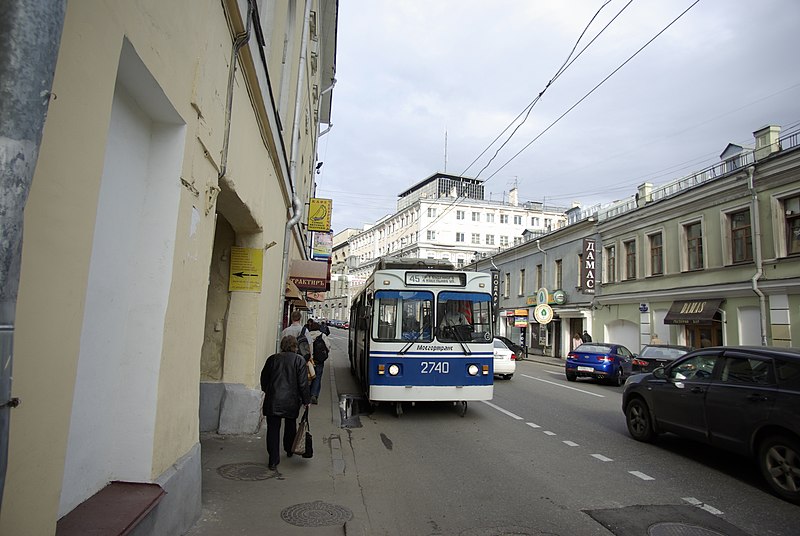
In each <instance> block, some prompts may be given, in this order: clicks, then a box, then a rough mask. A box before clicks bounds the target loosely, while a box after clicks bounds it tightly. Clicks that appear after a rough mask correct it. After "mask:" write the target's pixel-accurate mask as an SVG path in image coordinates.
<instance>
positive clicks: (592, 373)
mask: <svg viewBox="0 0 800 536" xmlns="http://www.w3.org/2000/svg"><path fill="white" fill-rule="evenodd" d="M634 357H635V356H634V355H633V354H632V353H631V352H630V350H628V349H627V348H625V347H624V346H622V345H621V344H611V343H605V342H585V343H583V344H581V345H580V346H578V347H577V348H575V349H574V350H573V351H571V352H570V353H569V355H567V362H566V365H565V367H564V372H565V373H566V375H567V380H569V381H571V382H574V381H575V380H576V379H578V378H579V377H588V378H595V379H598V380H604V381H608V382H610V383H612V384H613V385H616V386H621V385H622V384H623V383H625V379H626V378H627V377H628V376H630V375H631V371H632V367H633V358H634Z"/></svg>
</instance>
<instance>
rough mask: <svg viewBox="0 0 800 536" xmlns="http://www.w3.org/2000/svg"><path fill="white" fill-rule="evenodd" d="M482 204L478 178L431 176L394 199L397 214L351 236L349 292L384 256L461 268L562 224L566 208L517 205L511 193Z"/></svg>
mask: <svg viewBox="0 0 800 536" xmlns="http://www.w3.org/2000/svg"><path fill="white" fill-rule="evenodd" d="M502 197H503V199H501V200H492V199H488V200H487V199H486V198H485V194H484V183H483V181H482V180H480V179H473V178H468V177H461V176H458V175H450V174H447V173H436V174H434V175H431V176H430V177H428V178H426V179H424V180H422V181H420V182H419V183H417V184H416V185H414V186H412V187H411V188H409V189H408V190H406V191H404V192H402V193H401V194H400V195H399V198H398V201H397V212H395V213H394V214H390V215H387V216H384V217H383V218H381V219H380V220H379V221H377V222H376V223H374V224H371V225H367V226H365V227H364V230H363V231H361V232H360V233H357V234H355V235H353V236H351V237H350V239H349V245H350V252H349V254H350V256H351V258H352V260H351V263H350V264H351V266H352V267H351V268H350V275H351V283H352V284H351V285H350V293H351V294H354V293H356V292H358V289H359V286H360V285H359V283H363V281H365V280H366V278H368V277H369V275H370V274H371V273H372V270H373V268H374V265H375V263H376V262H377V259H379V258H380V257H382V256H384V255H392V256H396V257H416V258H424V259H441V260H446V261H450V262H451V263H452V264H453V265H454V266H456V267H463V266H464V265H466V264H469V263H471V262H472V261H473V260H475V259H476V258H480V257H486V256H489V255H492V254H493V253H496V252H499V251H501V250H503V249H506V248H509V247H512V246H515V245H518V244H521V243H522V242H523V241H525V240H526V239H530V238H531V237H535V236H539V235H542V234H544V233H547V232H549V231H552V230H555V229H557V228H560V227H563V226H564V225H566V224H567V216H566V211H567V208H565V207H555V206H546V205H545V204H544V203H539V202H525V203H519V199H518V196H517V190H516V188H514V189H512V190H511V191H510V192H509V193H508V195H507V196H506V195H505V194H504V195H503V196H502Z"/></svg>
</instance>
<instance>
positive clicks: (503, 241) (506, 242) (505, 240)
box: [500, 235, 508, 246]
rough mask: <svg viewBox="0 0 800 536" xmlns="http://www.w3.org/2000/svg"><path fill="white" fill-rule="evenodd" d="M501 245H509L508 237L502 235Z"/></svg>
mask: <svg viewBox="0 0 800 536" xmlns="http://www.w3.org/2000/svg"><path fill="white" fill-rule="evenodd" d="M500 245H501V246H507V245H508V237H507V236H503V235H500Z"/></svg>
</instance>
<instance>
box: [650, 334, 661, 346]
mask: <svg viewBox="0 0 800 536" xmlns="http://www.w3.org/2000/svg"><path fill="white" fill-rule="evenodd" d="M650 344H664V342H663V341H662V340H661V339H659V338H658V333H653V334H652V335H650Z"/></svg>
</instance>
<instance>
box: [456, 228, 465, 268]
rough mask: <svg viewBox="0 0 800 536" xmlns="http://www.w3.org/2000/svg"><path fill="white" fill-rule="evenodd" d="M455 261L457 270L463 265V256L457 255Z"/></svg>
mask: <svg viewBox="0 0 800 536" xmlns="http://www.w3.org/2000/svg"><path fill="white" fill-rule="evenodd" d="M462 236H463V235H462ZM456 262H457V264H458V269H459V270H460V269H461V268H463V267H464V257H459V258H458V259H457V261H456Z"/></svg>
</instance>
